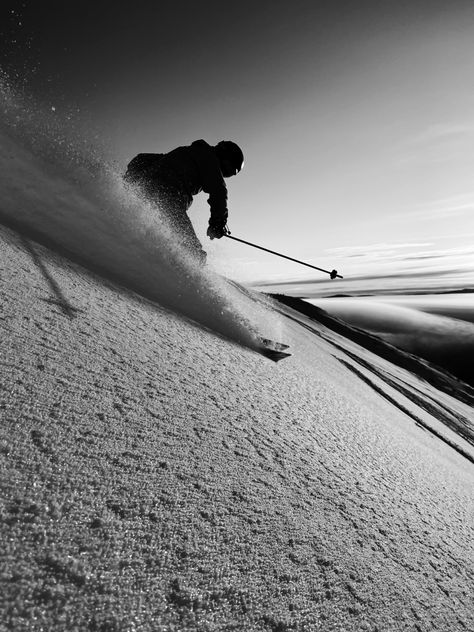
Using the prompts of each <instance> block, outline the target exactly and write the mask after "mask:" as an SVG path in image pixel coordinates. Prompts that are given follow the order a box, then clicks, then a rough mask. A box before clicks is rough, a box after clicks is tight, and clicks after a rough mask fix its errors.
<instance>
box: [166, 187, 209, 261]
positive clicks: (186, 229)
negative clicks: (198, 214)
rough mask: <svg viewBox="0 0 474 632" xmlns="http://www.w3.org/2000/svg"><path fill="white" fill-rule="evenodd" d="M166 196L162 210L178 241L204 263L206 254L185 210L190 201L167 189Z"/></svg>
mask: <svg viewBox="0 0 474 632" xmlns="http://www.w3.org/2000/svg"><path fill="white" fill-rule="evenodd" d="M166 198H167V199H166V202H165V204H164V210H165V212H166V215H167V217H168V219H169V221H170V223H171V226H172V228H173V230H174V231H175V232H176V236H177V239H178V241H179V243H180V244H181V245H182V246H183V247H184V248H185V249H186V250H187V251H188V252H190V253H191V254H192V255H193V256H195V257H197V259H198V261H199V262H200V263H203V264H204V263H206V257H207V254H206V252H205V250H203V247H202V244H201V242H200V241H199V239H198V237H197V235H196V232H195V230H194V227H193V225H192V223H191V220H190V219H189V216H188V214H187V212H186V211H187V209H188V207H189V205H190V202H189V201H188V200H187V199H186V198H185V196H183V195H180V194H179V193H175V194H170V191H169V190H168V191H167V196H166Z"/></svg>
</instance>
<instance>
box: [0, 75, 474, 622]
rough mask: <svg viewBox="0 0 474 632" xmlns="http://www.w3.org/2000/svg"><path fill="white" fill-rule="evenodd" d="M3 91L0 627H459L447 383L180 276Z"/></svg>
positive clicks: (206, 276)
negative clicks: (275, 345) (274, 342)
mask: <svg viewBox="0 0 474 632" xmlns="http://www.w3.org/2000/svg"><path fill="white" fill-rule="evenodd" d="M0 99H1V106H2V113H3V119H2V122H1V123H0V173H1V178H0V222H1V227H0V327H1V330H0V347H1V353H0V362H1V370H0V415H1V424H0V433H1V437H0V468H1V471H0V487H1V506H0V529H1V537H2V540H1V541H2V547H1V549H0V556H1V564H0V569H1V570H0V578H1V583H2V585H1V589H0V611H1V617H0V629H1V630H3V629H5V630H25V631H27V630H28V631H31V630H33V631H38V632H39V631H43V630H48V631H60V630H61V631H62V630H64V631H66V630H67V631H68V632H70V631H75V630H77V631H79V630H81V631H82V630H91V631H100V632H113V631H117V632H118V631H120V632H122V631H126V632H128V631H132V630H144V631H152V632H155V631H157V630H159V631H163V632H164V631H167V632H169V631H171V630H172V631H182V630H196V631H197V630H199V631H221V630H246V631H247V630H248V631H253V630H262V631H269V632H284V631H288V630H298V631H313V630H324V631H326V630H339V631H343V630H373V631H375V630H379V631H382V630H383V631H386V630H397V631H398V630H420V631H423V632H424V631H427V630H428V631H429V630H450V631H451V630H470V629H473V628H474V614H473V613H474V607H473V606H474V604H473V599H472V586H473V579H474V572H473V568H474V564H473V562H474V556H473V541H474V538H473V535H474V534H473V517H474V516H473V481H474V469H473V463H472V459H473V447H472V445H473V444H472V407H471V406H470V405H469V401H470V400H469V397H470V395H469V393H468V394H467V395H466V397H467V399H466V397H464V396H463V397H462V398H458V397H456V393H455V392H453V391H452V390H449V389H447V390H446V389H444V390H439V389H438V388H437V387H436V384H441V383H442V384H445V382H444V381H443V379H444V378H443V379H441V381H436V380H435V382H434V383H430V382H429V381H427V380H426V379H425V377H423V376H424V374H423V373H419V372H416V371H415V372H413V371H411V370H410V367H411V366H412V365H411V364H410V363H408V364H407V363H406V362H405V361H404V362H398V363H396V362H392V361H391V359H390V358H392V359H393V356H390V355H389V356H387V355H386V354H382V355H380V354H378V353H374V350H376V349H377V346H376V345H374V344H373V343H371V344H369V345H365V346H364V344H361V342H360V338H358V337H357V336H358V334H357V332H355V333H354V332H353V331H352V332H351V331H349V329H347V328H346V329H344V330H340V329H338V327H337V326H336V325H335V323H334V320H333V321H331V322H329V321H325V322H323V321H322V320H321V318H320V319H319V320H318V319H314V318H313V317H312V316H311V315H305V314H302V313H300V312H297V311H294V310H292V309H291V308H289V307H287V306H283V305H281V304H276V303H269V301H268V300H267V299H264V298H263V297H262V296H261V295H257V294H254V293H252V292H250V291H246V290H244V289H242V288H239V287H238V286H237V285H235V284H230V283H227V282H226V281H225V280H223V279H222V278H220V277H219V276H218V275H216V274H214V273H213V272H212V271H209V270H201V269H199V270H198V269H196V266H195V263H194V262H192V261H190V260H189V259H186V257H183V253H182V252H179V250H178V249H177V248H176V247H175V245H174V243H173V240H172V238H171V235H170V232H169V229H168V227H167V226H166V221H165V219H164V217H163V216H162V214H161V212H160V207H158V208H151V207H150V206H149V205H147V204H146V203H144V202H143V200H140V199H139V198H138V197H137V195H136V193H134V192H133V191H126V190H125V189H124V188H123V185H122V183H121V180H120V178H119V177H118V176H119V174H118V173H116V170H114V168H113V167H112V166H110V165H108V166H107V165H106V166H105V167H104V163H103V160H102V159H98V158H97V157H96V156H95V155H94V151H93V150H91V149H90V147H89V146H88V143H87V141H86V140H85V139H84V138H80V139H79V140H77V139H76V140H74V141H72V140H71V139H70V137H69V136H68V134H66V133H65V131H64V128H63V126H62V125H61V124H60V122H59V121H57V120H55V119H54V120H53V118H54V117H53V118H52V115H51V116H47V115H46V114H45V113H44V112H41V111H38V110H37V109H35V108H34V107H33V108H32V107H31V104H30V105H29V104H28V103H23V102H21V100H20V101H19V100H18V97H17V96H16V95H14V94H13V93H12V91H11V90H10V89H9V88H8V86H4V85H1V84H0ZM69 131H70V130H68V132H69ZM5 226H8V227H9V228H5ZM12 229H14V230H12ZM38 241H41V242H42V244H43V245H39V243H37V242H38ZM45 245H46V246H48V248H50V249H48V248H46V247H45ZM53 251H54V252H55V253H56V254H53ZM82 266H83V267H82ZM256 333H260V334H262V335H264V336H267V337H270V338H273V339H280V340H282V341H284V342H288V343H290V344H291V347H292V352H293V356H292V357H291V358H289V359H286V360H284V361H283V362H281V363H279V364H274V363H272V362H271V361H269V360H268V359H266V358H264V357H263V356H261V355H259V354H258V353H256V352H255V349H256V347H257V342H256V340H257V339H256ZM358 340H359V342H358ZM438 378H439V376H438ZM438 378H437V379H438ZM433 384H435V385H433Z"/></svg>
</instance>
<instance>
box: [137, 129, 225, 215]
mask: <svg viewBox="0 0 474 632" xmlns="http://www.w3.org/2000/svg"><path fill="white" fill-rule="evenodd" d="M125 180H126V181H128V182H135V183H138V184H141V185H143V186H144V188H145V190H146V191H147V193H149V194H151V195H152V194H153V193H156V192H158V191H159V190H160V188H161V187H163V188H164V189H166V190H167V193H168V194H169V193H170V192H172V191H173V190H175V191H176V193H177V194H179V195H180V197H181V198H182V197H183V196H184V199H185V206H186V208H185V211H187V210H188V209H189V207H190V206H191V203H192V199H193V196H194V195H197V194H198V193H200V192H201V191H204V192H205V193H207V194H208V195H209V198H208V204H209V206H210V207H211V220H217V221H223V220H224V221H225V220H226V219H227V214H228V211H227V187H226V185H225V182H224V177H223V175H222V172H221V168H220V164H219V159H218V157H217V154H216V151H215V149H214V147H212V146H211V145H209V144H208V143H206V141H205V140H195V141H194V142H193V143H192V144H191V145H188V146H185V147H178V148H177V149H173V150H172V151H170V152H169V153H167V154H138V156H135V158H134V159H133V160H132V161H131V162H130V164H129V165H128V167H127V172H126V173H125Z"/></svg>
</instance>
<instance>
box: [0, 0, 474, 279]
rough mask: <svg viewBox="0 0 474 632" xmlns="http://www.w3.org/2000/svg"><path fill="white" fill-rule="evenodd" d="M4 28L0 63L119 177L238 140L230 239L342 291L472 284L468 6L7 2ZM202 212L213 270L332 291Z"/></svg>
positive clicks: (473, 75)
mask: <svg viewBox="0 0 474 632" xmlns="http://www.w3.org/2000/svg"><path fill="white" fill-rule="evenodd" d="M0 25H1V26H0V40H1V44H0V66H1V67H2V68H4V69H5V70H6V71H7V72H8V73H9V74H10V75H11V76H12V77H13V78H14V80H15V81H17V82H18V84H20V85H21V86H22V88H23V89H24V90H25V91H27V92H28V93H31V94H32V95H33V96H34V97H35V98H37V99H38V100H39V101H40V102H41V103H43V104H44V107H46V108H54V111H55V112H56V113H57V116H58V117H64V118H65V117H67V116H74V118H75V119H77V120H78V121H81V122H82V124H85V126H86V127H87V128H88V133H90V135H91V138H96V137H98V138H99V139H100V142H101V143H102V144H103V145H104V146H106V147H107V151H108V155H109V156H110V157H111V159H112V160H113V161H114V163H116V165H117V168H118V169H119V170H122V169H124V167H125V165H126V163H127V162H128V160H130V159H131V158H132V157H133V156H134V155H135V154H137V153H140V152H157V153H160V152H165V151H169V150H171V149H173V148H174V147H177V146H180V145H186V144H189V143H190V142H192V141H193V140H195V139H198V138H204V139H205V140H207V141H208V142H210V143H211V144H214V143H215V142H218V141H219V140H221V139H231V140H234V141H236V142H238V143H239V145H240V146H241V147H242V148H243V150H244V154H245V167H244V170H243V171H242V172H241V173H240V174H239V175H238V176H237V177H235V178H232V179H229V180H228V181H227V183H228V188H229V227H230V229H231V231H232V233H233V234H234V235H235V236H237V237H240V238H242V239H246V240H248V241H251V242H254V243H257V244H260V245H263V246H264V247H267V248H270V249H272V250H276V251H279V252H282V253H284V254H287V255H289V256H291V257H294V258H298V259H302V260H304V261H306V262H308V263H310V264H313V265H316V266H319V267H323V268H326V269H332V268H337V269H338V271H339V272H340V273H341V274H342V275H343V276H344V282H345V285H344V287H345V288H346V287H348V286H350V285H351V282H354V283H357V284H358V285H357V287H358V288H359V289H360V288H369V289H370V288H375V289H376V290H377V291H383V288H384V284H385V282H386V281H385V280H386V279H390V281H389V285H390V287H391V288H392V289H393V288H394V287H395V288H399V289H400V290H402V289H403V288H405V287H406V286H407V283H408V281H407V280H408V279H411V280H412V279H413V278H414V275H415V277H416V284H417V285H418V286H419V287H420V288H423V287H424V285H425V282H426V284H427V286H429V287H430V288H432V287H433V286H436V285H440V286H443V287H448V288H449V287H453V288H454V287H458V286H462V287H464V286H466V285H470V286H472V285H474V282H473V279H474V257H473V255H474V245H473V244H474V213H473V210H474V182H473V173H474V80H473V79H474V3H473V2H472V0H451V1H450V2H449V3H448V2H446V1H445V0H442V1H438V0H410V1H399V2H396V3H395V2H393V1H392V0H390V1H388V0H359V2H357V3H355V2H353V1H352V0H351V1H349V0H339V1H337V0H333V1H317V0H312V1H311V2H307V1H306V0H304V1H295V2H291V3H290V2H280V1H279V0H276V1H275V0H273V1H272V2H269V1H267V0H260V1H259V2H249V1H247V0H244V1H243V2H240V3H238V4H237V3H233V4H232V3H229V4H226V3H223V2H222V1H219V2H216V1H214V0H212V1H205V0H204V1H203V2H200V3H199V4H196V3H193V2H177V1H176V0H175V1H174V2H168V0H164V1H163V0H160V2H156V1H152V0H136V1H135V2H134V3H129V2H127V3H117V2H110V1H109V0H102V1H100V2H97V1H95V2H90V1H89V0H83V1H82V2H80V3H64V2H53V1H48V0H44V1H43V2H41V3H38V2H34V1H33V0H30V1H28V0H20V1H17V2H8V1H7V2H2V5H1V9H0ZM208 216H209V213H208V207H207V204H206V197H205V195H204V194H201V195H200V196H198V197H197V198H196V201H195V203H194V204H193V206H192V208H191V211H190V217H191V219H192V221H193V223H194V225H195V227H196V230H197V233H198V235H199V237H200V238H201V239H202V240H203V242H204V245H205V248H206V249H207V250H208V252H209V259H210V261H211V263H213V264H214V265H215V267H216V268H217V269H218V270H219V271H221V272H223V273H224V274H228V275H229V276H232V277H234V278H237V279H238V280H242V281H246V282H250V283H254V284H257V285H261V286H264V285H265V287H270V286H271V285H272V284H275V283H285V284H286V287H288V284H290V285H291V284H292V283H293V284H298V283H301V282H303V283H305V284H306V285H308V284H309V283H313V282H314V283H313V286H312V287H314V288H317V287H320V288H321V291H323V292H324V291H329V290H328V288H330V290H331V291H337V289H338V288H340V287H342V285H341V284H339V285H338V286H336V285H335V283H339V281H332V282H331V281H329V280H327V277H326V276H325V275H324V274H321V273H318V272H315V271H312V270H311V269H309V268H305V267H302V266H299V265H297V264H295V263H291V262H287V261H284V260H283V259H279V258H277V257H275V256H272V255H269V254H265V253H263V252H261V251H258V250H256V249H253V248H250V247H248V246H244V245H241V244H236V243H235V242H231V241H230V240H227V239H222V240H219V241H217V240H214V241H213V242H209V240H207V238H206V237H205V229H206V225H207V220H208ZM321 282H322V283H321ZM387 283H388V282H387ZM410 283H411V284H412V285H413V282H412V281H410ZM410 283H408V285H410Z"/></svg>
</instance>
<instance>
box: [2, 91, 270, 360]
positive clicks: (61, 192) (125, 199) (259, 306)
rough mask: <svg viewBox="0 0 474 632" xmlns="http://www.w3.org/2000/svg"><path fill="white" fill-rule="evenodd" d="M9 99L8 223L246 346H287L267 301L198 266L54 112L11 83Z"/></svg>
mask: <svg viewBox="0 0 474 632" xmlns="http://www.w3.org/2000/svg"><path fill="white" fill-rule="evenodd" d="M0 99H1V106H2V109H3V114H4V119H3V121H2V123H1V124H0V168H1V171H2V174H3V177H2V184H1V200H2V201H1V206H0V219H1V220H2V221H3V222H4V223H7V224H10V225H14V226H16V227H20V228H21V229H22V231H26V232H27V233H28V234H30V235H33V236H35V237H36V238H39V239H42V240H46V241H47V242H48V244H49V245H51V246H53V247H54V248H55V249H57V250H60V251H62V252H65V253H67V254H68V256H70V257H71V258H73V259H75V260H76V261H79V262H80V263H81V264H83V265H85V266H86V267H87V268H89V269H91V270H93V271H94V272H99V273H100V274H102V275H104V276H107V277H110V278H112V279H114V280H115V281H117V282H119V283H120V284H121V285H124V286H126V287H127V288H129V289H131V290H133V291H135V292H138V293H139V294H141V295H143V296H145V297H146V298H148V299H151V300H153V301H157V302H159V303H160V304H161V305H163V306H165V307H167V308H169V309H172V310H174V311H176V312H178V313H180V314H182V315H183V316H186V317H188V318H191V319H192V320H194V321H196V322H198V323H199V324H200V325H202V326H204V327H206V328H209V329H212V330H213V331H215V332H217V333H219V334H221V335H224V336H226V337H228V338H230V339H232V340H234V341H237V342H238V343H240V344H243V345H246V346H249V347H251V348H257V347H258V338H257V334H260V335H263V336H265V337H269V338H275V337H276V338H278V337H279V333H278V330H279V328H280V320H279V318H278V316H276V315H275V314H274V313H271V312H270V311H269V310H268V309H267V308H266V306H265V302H264V300H263V299H261V298H257V296H256V295H250V294H249V293H246V292H244V293H243V292H242V291H241V290H240V289H239V288H238V287H236V286H235V285H233V284H229V283H227V282H226V281H225V280H224V279H222V278H221V277H219V276H218V275H217V274H215V273H213V272H212V271H211V270H210V269H208V268H205V269H204V268H201V267H199V266H197V264H196V262H195V261H194V260H192V257H191V255H189V254H188V253H186V252H184V251H183V250H182V248H181V247H180V246H179V245H178V244H177V243H176V239H175V237H174V236H173V232H172V229H171V228H170V226H169V225H168V223H167V220H166V217H165V214H164V213H160V208H159V207H158V206H157V205H152V204H150V202H147V201H145V200H143V199H142V198H140V196H139V195H138V194H137V192H136V191H133V190H131V189H127V188H126V187H125V186H124V184H123V182H122V178H121V174H120V173H119V172H118V170H117V168H116V167H114V166H113V165H112V164H111V163H110V162H107V161H104V159H103V158H102V157H101V156H100V155H98V154H99V152H98V151H97V149H95V148H94V147H92V148H91V147H90V146H87V143H86V141H85V139H84V138H80V137H77V138H74V136H73V135H72V133H71V131H70V130H69V129H68V128H67V126H66V125H65V122H62V121H61V120H60V119H59V118H58V117H57V115H56V114H55V113H54V112H47V111H45V110H44V109H41V108H39V107H38V106H36V105H32V104H31V103H25V99H21V98H19V97H18V95H17V94H15V92H14V90H12V88H11V87H10V86H9V85H8V83H7V82H6V81H5V80H1V81H0ZM76 136H77V134H76Z"/></svg>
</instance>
